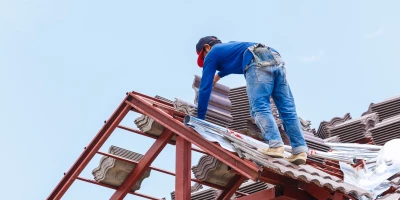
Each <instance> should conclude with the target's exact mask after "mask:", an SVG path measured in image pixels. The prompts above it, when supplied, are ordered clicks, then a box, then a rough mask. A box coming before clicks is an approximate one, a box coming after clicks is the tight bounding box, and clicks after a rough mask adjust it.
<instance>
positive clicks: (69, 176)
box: [47, 95, 132, 200]
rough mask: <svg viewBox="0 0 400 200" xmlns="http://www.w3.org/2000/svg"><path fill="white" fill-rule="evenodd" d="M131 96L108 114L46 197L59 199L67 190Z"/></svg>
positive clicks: (124, 109)
mask: <svg viewBox="0 0 400 200" xmlns="http://www.w3.org/2000/svg"><path fill="white" fill-rule="evenodd" d="M131 98H132V97H131V96H129V95H128V96H126V97H125V99H124V100H123V101H122V103H121V104H120V105H119V106H118V108H117V109H116V110H115V111H114V113H113V114H112V115H111V116H110V118H109V119H108V120H107V122H106V123H105V124H104V125H103V127H102V128H101V129H100V131H99V132H98V133H97V135H96V136H95V137H94V138H93V140H92V141H91V142H90V143H89V145H88V146H87V147H86V148H85V150H84V151H83V152H82V154H81V155H80V156H79V158H78V159H77V160H76V161H75V163H74V164H73V165H72V167H71V168H70V169H69V170H68V172H67V173H66V174H65V175H64V177H63V178H62V179H61V181H60V182H59V183H58V185H57V186H56V187H55V188H54V190H53V191H52V192H51V193H50V195H49V196H48V197H47V199H48V200H59V199H61V197H62V196H63V195H64V194H65V192H66V191H67V190H68V188H69V187H70V186H71V185H72V183H73V182H74V181H75V179H76V178H77V177H78V176H79V174H80V173H81V172H82V171H83V169H84V168H85V167H86V165H87V164H88V163H89V161H90V160H91V159H92V158H93V156H94V155H95V154H96V152H97V151H98V150H99V149H100V147H101V146H102V145H103V144H104V142H105V141H106V140H107V139H108V137H109V136H110V135H111V133H112V132H113V131H114V130H115V128H116V127H117V125H118V124H119V123H120V122H121V121H122V119H123V118H124V117H125V115H126V114H127V113H128V112H129V110H130V109H131V106H129V105H127V104H126V103H125V101H127V100H130V99H131Z"/></svg>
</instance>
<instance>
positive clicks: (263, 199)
mask: <svg viewBox="0 0 400 200" xmlns="http://www.w3.org/2000/svg"><path fill="white" fill-rule="evenodd" d="M274 198H275V187H273V188H268V189H266V190H262V191H259V192H256V193H253V194H250V195H248V196H245V197H240V198H237V200H254V199H257V200H271V199H274Z"/></svg>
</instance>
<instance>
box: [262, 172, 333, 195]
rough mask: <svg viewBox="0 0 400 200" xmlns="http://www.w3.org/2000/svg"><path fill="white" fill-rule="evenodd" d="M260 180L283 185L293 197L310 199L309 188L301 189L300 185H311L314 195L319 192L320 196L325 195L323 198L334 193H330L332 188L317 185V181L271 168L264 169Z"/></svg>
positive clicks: (285, 192) (286, 191) (285, 191)
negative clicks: (289, 175)
mask: <svg viewBox="0 0 400 200" xmlns="http://www.w3.org/2000/svg"><path fill="white" fill-rule="evenodd" d="M260 180H261V181H263V182H267V183H271V184H274V185H283V193H284V195H285V196H288V197H291V198H297V199H310V197H309V195H311V193H308V190H300V189H299V187H300V186H301V187H303V188H306V187H308V186H309V187H310V188H309V189H312V193H313V194H314V195H316V194H318V196H319V197H321V196H324V198H322V199H327V198H329V197H332V195H330V190H328V189H325V188H321V187H318V186H317V185H315V183H312V182H311V183H306V182H302V181H300V180H296V179H292V178H290V177H288V176H284V175H280V174H276V173H274V172H271V171H269V170H264V171H263V173H262V176H261V177H260ZM314 186H316V187H314ZM314 195H313V196H314Z"/></svg>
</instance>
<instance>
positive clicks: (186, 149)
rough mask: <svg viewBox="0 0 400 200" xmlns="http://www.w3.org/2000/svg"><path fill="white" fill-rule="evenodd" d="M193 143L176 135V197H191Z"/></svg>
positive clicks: (182, 199) (180, 198)
mask: <svg viewBox="0 0 400 200" xmlns="http://www.w3.org/2000/svg"><path fill="white" fill-rule="evenodd" d="M191 146H192V144H191V143H190V142H188V141H186V140H185V139H183V138H182V137H180V136H177V137H176V177H175V199H176V200H187V199H190V192H191V185H190V179H191V173H190V172H191V171H190V168H191V166H192V154H191V152H192V151H191Z"/></svg>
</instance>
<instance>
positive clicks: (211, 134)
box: [184, 115, 400, 199]
mask: <svg viewBox="0 0 400 200" xmlns="http://www.w3.org/2000/svg"><path fill="white" fill-rule="evenodd" d="M184 123H185V125H186V126H189V127H191V128H193V129H194V130H195V131H196V132H198V133H199V134H200V135H201V136H203V137H204V138H205V139H206V140H208V141H211V142H217V143H219V144H220V145H221V147H222V148H224V149H226V150H228V151H231V152H236V149H235V147H234V146H233V145H232V144H231V141H230V140H229V139H227V138H226V136H225V135H227V134H229V135H234V136H236V137H237V138H240V139H241V140H244V141H246V142H247V143H249V144H251V145H252V146H254V147H257V148H268V147H269V146H268V144H266V143H263V142H260V141H258V140H256V139H253V138H251V137H249V136H246V135H244V134H240V133H237V132H233V131H231V130H229V129H227V128H224V127H221V126H218V125H215V124H212V123H209V122H206V121H204V120H200V119H198V118H195V117H193V116H189V115H188V116H186V117H185V120H184ZM326 144H327V145H328V146H330V148H331V150H332V151H331V152H321V151H314V150H312V151H310V153H309V155H310V156H315V157H321V158H326V159H331V160H337V161H339V164H340V169H341V170H342V172H343V174H344V182H346V183H349V184H352V185H355V186H358V187H360V188H363V189H365V190H368V191H370V192H371V193H373V194H374V199H375V198H376V197H378V196H379V195H380V194H382V193H383V192H385V191H386V190H388V189H389V188H390V186H391V184H390V182H389V181H388V180H387V179H389V178H390V177H392V176H393V175H395V174H397V173H399V172H400V156H399V155H398V154H399V153H400V139H394V140H391V141H389V142H387V143H386V144H385V145H384V146H377V145H368V144H350V143H326ZM288 152H291V147H290V146H287V145H285V156H289V155H290V153H288ZM357 159H361V160H365V162H366V165H365V167H364V169H358V170H357V169H355V168H353V167H352V166H351V165H350V164H354V160H357Z"/></svg>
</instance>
